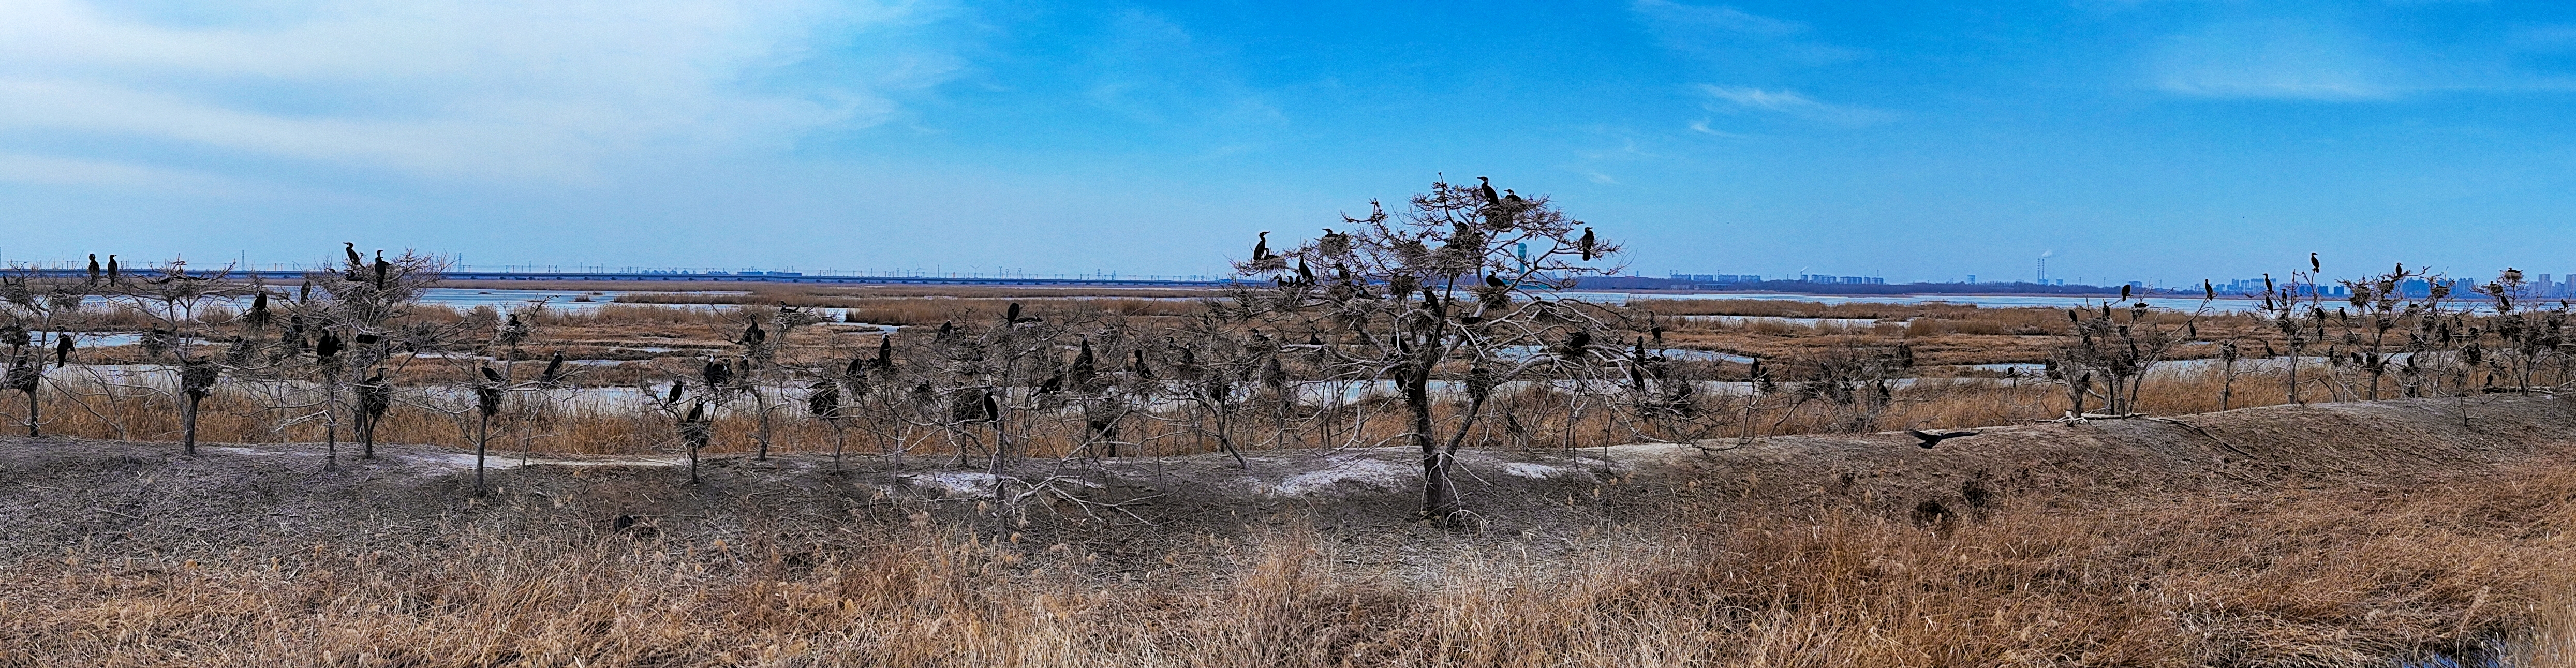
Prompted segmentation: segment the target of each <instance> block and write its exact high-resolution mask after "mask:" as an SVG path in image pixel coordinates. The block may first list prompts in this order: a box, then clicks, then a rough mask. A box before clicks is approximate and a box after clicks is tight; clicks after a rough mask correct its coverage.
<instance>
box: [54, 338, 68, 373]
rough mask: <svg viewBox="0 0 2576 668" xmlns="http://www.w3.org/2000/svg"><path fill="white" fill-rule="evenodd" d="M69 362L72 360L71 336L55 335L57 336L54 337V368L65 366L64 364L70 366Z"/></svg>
mask: <svg viewBox="0 0 2576 668" xmlns="http://www.w3.org/2000/svg"><path fill="white" fill-rule="evenodd" d="M71 360H72V335H70V334H60V335H57V336H56V338H55V339H54V366H57V367H59V366H63V365H65V364H70V363H71Z"/></svg>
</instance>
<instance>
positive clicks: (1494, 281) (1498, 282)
mask: <svg viewBox="0 0 2576 668" xmlns="http://www.w3.org/2000/svg"><path fill="white" fill-rule="evenodd" d="M1485 285H1488V286H1492V287H1497V288H1508V287H1511V286H1512V284H1510V283H1505V282H1503V279H1501V278H1499V277H1496V276H1494V275H1493V274H1486V275H1485Z"/></svg>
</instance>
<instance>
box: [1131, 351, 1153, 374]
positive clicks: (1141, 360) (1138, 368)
mask: <svg viewBox="0 0 2576 668" xmlns="http://www.w3.org/2000/svg"><path fill="white" fill-rule="evenodd" d="M1128 352H1133V353H1135V354H1136V363H1135V365H1134V366H1131V367H1129V368H1128V369H1127V370H1129V371H1133V372H1136V377H1137V378H1141V379H1145V380H1153V379H1154V369H1153V368H1152V367H1148V366H1145V349H1143V348H1137V349H1135V350H1131V351H1128Z"/></svg>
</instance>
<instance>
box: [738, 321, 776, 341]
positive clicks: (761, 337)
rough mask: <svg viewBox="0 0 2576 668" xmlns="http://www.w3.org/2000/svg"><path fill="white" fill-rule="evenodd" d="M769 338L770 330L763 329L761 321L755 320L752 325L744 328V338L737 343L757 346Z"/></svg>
mask: <svg viewBox="0 0 2576 668" xmlns="http://www.w3.org/2000/svg"><path fill="white" fill-rule="evenodd" d="M768 340H769V332H768V331H767V330H763V329H761V328H760V322H759V321H756V320H755V321H752V323H751V326H749V327H744V328H742V340H741V341H737V342H736V343H741V344H743V345H746V346H757V345H760V344H761V342H763V341H768Z"/></svg>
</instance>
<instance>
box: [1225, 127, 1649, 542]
mask: <svg viewBox="0 0 2576 668" xmlns="http://www.w3.org/2000/svg"><path fill="white" fill-rule="evenodd" d="M1483 180H1484V179H1481V178H1480V179H1478V181H1480V182H1482V181H1483ZM1406 204H1407V205H1406V206H1405V207H1404V208H1403V209H1402V210H1400V211H1396V212H1389V211H1387V210H1386V208H1385V207H1384V206H1382V205H1380V204H1379V203H1378V202H1374V201H1373V202H1370V203H1369V212H1368V214H1367V215H1365V216H1359V217H1353V216H1350V215H1348V214H1344V215H1343V216H1342V223H1341V225H1339V226H1337V227H1336V228H1328V229H1326V230H1324V234H1323V235H1321V236H1319V237H1317V238H1315V239H1312V240H1309V241H1305V242H1302V243H1299V244H1298V245H1296V246H1295V247H1293V248H1288V249H1286V250H1284V251H1281V252H1273V251H1272V250H1271V248H1270V246H1269V240H1268V234H1269V233H1267V232H1265V233H1263V239H1262V243H1261V244H1259V245H1257V246H1255V247H1254V249H1253V254H1252V257H1251V258H1250V259H1247V260H1244V261H1242V262H1239V263H1236V265H1235V270H1236V275H1237V277H1238V278H1241V279H1246V280H1251V281H1257V283H1254V284H1253V285H1256V286H1259V287H1250V286H1247V287H1244V288H1240V289H1238V290H1237V292H1236V294H1235V295H1234V299H1233V302H1234V306H1233V307H1232V308H1229V309H1227V310H1228V311H1229V312H1230V313H1231V314H1232V315H1233V316H1234V317H1236V318H1237V319H1239V320H1240V321H1241V322H1243V323H1245V324H1246V325H1247V326H1251V327H1255V328H1271V329H1275V330H1277V332H1278V333H1279V334H1282V335H1284V336H1281V337H1278V338H1277V339H1274V340H1280V341H1283V343H1280V344H1278V346H1277V347H1278V348H1279V349H1282V350H1285V349H1290V348H1307V349H1310V350H1309V351H1310V352H1314V353H1320V354H1319V355H1315V356H1314V357H1316V358H1318V359H1322V360H1325V362H1324V365H1325V366H1326V367H1327V368H1326V371H1327V373H1330V374H1333V375H1335V376H1338V377H1344V378H1352V379H1358V380H1366V381H1371V382H1384V383H1389V384H1391V385H1393V389H1394V391H1395V393H1396V394H1397V395H1398V396H1400V397H1401V399H1402V404H1403V405H1404V409H1405V412H1406V417H1407V418H1408V422H1407V429H1406V432H1405V433H1404V435H1403V436H1402V437H1401V438H1402V440H1404V441H1405V442H1407V443H1408V444H1409V445H1411V446H1412V447H1413V448H1414V449H1417V450H1419V451H1420V452H1421V457H1422V477H1423V480H1422V514H1423V516H1424V517H1425V518H1428V519H1432V520H1435V521H1441V522H1452V521H1455V520H1457V519H1458V518H1457V517H1456V516H1457V515H1458V514H1459V512H1460V510H1461V509H1462V504H1461V502H1460V499H1459V496H1458V489H1457V485H1456V484H1455V483H1454V482H1453V481H1452V480H1451V475H1450V474H1451V470H1452V469H1453V468H1454V462H1455V459H1456V454H1457V451H1458V447H1459V446H1460V445H1461V444H1463V443H1464V442H1465V441H1466V439H1467V435H1468V433H1469V432H1470V431H1471V430H1472V429H1474V427H1475V424H1476V418H1477V415H1478V414H1479V413H1481V412H1483V411H1484V410H1485V409H1486V399H1487V398H1488V397H1489V396H1490V395H1491V394H1492V393H1493V392H1494V391H1495V390H1496V389H1497V388H1498V387H1501V386H1503V385H1505V384H1507V383H1514V382H1516V381H1524V380H1545V379H1565V378H1571V377H1576V376H1581V375H1584V374H1591V373H1596V372H1598V371H1599V370H1601V369H1604V368H1607V367H1608V366H1609V365H1611V364H1615V363H1618V362H1619V361H1621V360H1623V359H1624V358H1623V357H1621V355H1622V351H1621V349H1620V345H1619V341H1618V340H1617V338H1616V337H1615V335H1613V336H1611V337H1607V338H1605V339H1604V340H1602V341H1601V344H1602V345H1598V346H1596V345H1594V340H1595V338H1596V337H1595V332H1596V331H1599V330H1604V329H1606V328H1607V327H1608V325H1607V324H1605V320H1607V319H1608V317H1607V314H1606V313H1605V312H1604V310H1603V309H1601V308H1598V307H1595V306H1593V305H1591V304H1587V303H1584V302H1582V301H1580V300H1578V299H1573V298H1569V297H1567V296H1565V295H1560V294H1558V292H1557V291H1559V290H1562V289H1564V288H1568V287H1572V285H1573V283H1574V279H1575V278H1576V277H1578V276H1582V275H1587V274H1609V273H1612V272H1613V271H1615V270H1616V266H1615V265H1614V264H1613V263H1612V262H1610V261H1609V258H1611V257H1612V256H1613V255H1615V254H1616V253H1617V252H1618V250H1619V248H1618V246H1617V245H1616V244H1614V243H1612V242H1610V241H1608V240H1606V239H1600V238H1598V237H1596V236H1595V235H1594V233H1593V231H1592V228H1589V227H1585V226H1584V225H1583V223H1582V222H1581V221H1578V220H1574V219H1573V218H1570V217H1567V216H1566V215H1565V213H1564V212H1563V211H1561V210H1559V209H1558V208H1556V207H1555V206H1553V205H1551V204H1549V202H1548V198H1546V197H1545V196H1534V197H1528V198H1524V197H1522V196H1520V195H1518V194H1516V193H1510V191H1504V193H1500V194H1498V193H1496V192H1495V190H1494V189H1493V187H1492V186H1490V185H1486V184H1483V183H1479V184H1478V185H1473V186H1468V185H1456V184H1450V183H1447V182H1446V181H1445V180H1444V181H1439V182H1434V183H1433V184H1432V185H1431V190H1430V191H1429V192H1425V193H1418V194H1415V195H1414V196H1413V197H1412V199H1411V200H1410V201H1409V202H1407V203H1406ZM1255 338H1256V339H1259V338H1266V337H1261V336H1259V332H1257V331H1256V337H1255ZM1298 338H1305V339H1306V340H1307V343H1304V344H1298V343H1294V341H1296V340H1297V339H1298ZM1435 379H1437V380H1440V381H1443V382H1441V383H1440V387H1441V389H1442V390H1444V391H1443V392H1442V394H1443V395H1444V396H1447V397H1457V398H1460V399H1463V401H1462V402H1457V403H1463V406H1457V407H1456V410H1458V411H1460V415H1459V417H1458V418H1457V419H1452V420H1435V419H1434V417H1435V416H1434V413H1435V410H1437V409H1439V408H1441V405H1440V404H1438V403H1435V402H1434V400H1433V398H1434V397H1433V394H1434V382H1435ZM1460 395H1463V396H1462V397H1461V396H1460ZM1453 405H1454V404H1453ZM1443 427H1445V429H1444V428H1443Z"/></svg>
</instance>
